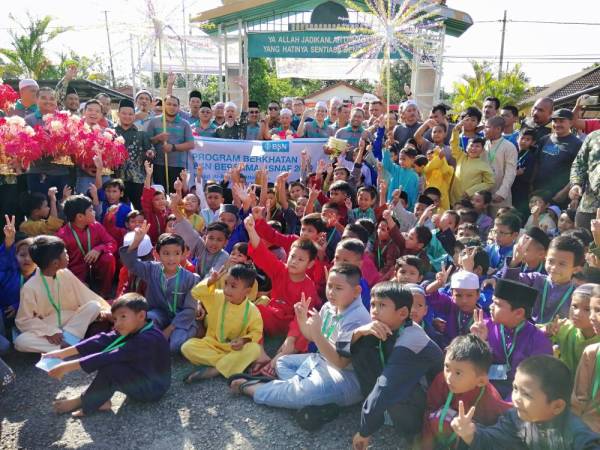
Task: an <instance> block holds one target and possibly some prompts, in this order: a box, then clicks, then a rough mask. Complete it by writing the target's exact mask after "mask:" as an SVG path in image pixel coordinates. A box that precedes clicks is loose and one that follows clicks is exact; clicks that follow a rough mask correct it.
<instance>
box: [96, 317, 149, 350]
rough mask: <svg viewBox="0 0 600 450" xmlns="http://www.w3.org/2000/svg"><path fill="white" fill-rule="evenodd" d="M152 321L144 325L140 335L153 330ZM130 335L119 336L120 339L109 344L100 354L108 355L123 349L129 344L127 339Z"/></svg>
mask: <svg viewBox="0 0 600 450" xmlns="http://www.w3.org/2000/svg"><path fill="white" fill-rule="evenodd" d="M152 325H153V323H152V321H150V322H148V323H147V324H146V325H144V328H142V329H141V330H140V331H139V333H138V334H142V333H143V332H144V331H146V330H149V329H150V328H152ZM128 336H129V335H128V334H126V335H125V336H119V337H118V338H116V339H115V340H114V341H112V342H111V343H110V344H108V345H107V346H106V347H105V348H104V350H102V351H101V352H100V353H108V352H110V351H113V350H115V349H117V348H121V347H123V346H124V345H125V344H127V341H125V339H126V338H127V337H128Z"/></svg>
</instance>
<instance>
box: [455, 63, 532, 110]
mask: <svg viewBox="0 0 600 450" xmlns="http://www.w3.org/2000/svg"><path fill="white" fill-rule="evenodd" d="M471 66H472V69H473V73H474V74H473V75H463V79H462V81H460V82H454V83H453V87H454V94H453V96H452V107H453V109H454V111H456V112H460V111H463V110H465V109H466V108H468V107H469V106H477V107H478V108H481V107H482V106H483V99H484V98H485V97H488V96H490V97H497V98H498V99H499V100H500V104H502V105H507V104H512V105H516V104H517V103H518V102H519V100H522V99H523V98H524V97H525V96H526V94H527V88H528V83H529V79H528V78H527V76H526V75H525V73H524V72H522V71H521V66H520V64H516V65H515V66H514V67H513V68H512V69H511V70H510V71H508V72H505V73H504V74H503V75H502V78H501V79H500V80H498V78H497V77H496V76H495V75H494V74H493V68H492V64H491V63H490V62H488V61H484V62H478V61H471Z"/></svg>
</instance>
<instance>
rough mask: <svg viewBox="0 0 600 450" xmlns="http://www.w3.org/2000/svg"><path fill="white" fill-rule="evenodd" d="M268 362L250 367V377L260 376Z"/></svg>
mask: <svg viewBox="0 0 600 450" xmlns="http://www.w3.org/2000/svg"><path fill="white" fill-rule="evenodd" d="M270 362H271V361H267V362H265V363H262V364H258V363H255V364H253V365H252V367H251V368H250V375H252V376H257V375H260V374H261V373H262V370H263V369H264V368H265V366H266V365H267V364H269V363H270Z"/></svg>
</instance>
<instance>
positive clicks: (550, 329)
mask: <svg viewBox="0 0 600 450" xmlns="http://www.w3.org/2000/svg"><path fill="white" fill-rule="evenodd" d="M561 325H562V321H561V320H560V317H558V315H556V316H554V319H552V322H550V323H547V324H546V325H544V326H543V328H542V329H543V331H544V333H545V334H546V336H549V337H550V336H556V334H558V331H559V330H560V327H561Z"/></svg>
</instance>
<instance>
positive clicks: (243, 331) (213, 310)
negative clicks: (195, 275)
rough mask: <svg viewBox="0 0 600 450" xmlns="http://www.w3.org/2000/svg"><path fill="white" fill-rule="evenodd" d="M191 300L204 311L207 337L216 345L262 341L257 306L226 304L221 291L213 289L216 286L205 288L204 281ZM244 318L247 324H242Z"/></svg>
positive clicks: (260, 318)
mask: <svg viewBox="0 0 600 450" xmlns="http://www.w3.org/2000/svg"><path fill="white" fill-rule="evenodd" d="M192 297H194V298H195V299H196V300H197V301H199V302H202V305H203V306H204V309H205V310H206V321H205V322H206V325H207V327H206V336H207V337H212V338H213V339H216V340H217V341H219V342H228V341H232V340H234V339H237V338H247V339H250V341H251V342H255V343H258V342H259V341H260V339H261V338H262V333H263V321H262V317H261V315H260V312H259V311H258V308H257V307H256V305H254V303H252V302H251V301H250V300H248V299H246V300H245V301H243V302H242V303H240V304H239V305H234V304H233V303H229V302H226V300H225V296H224V295H223V291H222V290H221V289H216V288H215V285H212V286H210V287H209V286H207V280H204V281H202V282H200V283H198V284H197V285H196V286H194V288H193V289H192ZM223 305H225V307H224V306H223ZM246 310H247V313H246ZM223 313H224V316H223ZM244 316H246V321H244ZM221 328H222V330H221ZM221 333H222V335H221Z"/></svg>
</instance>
